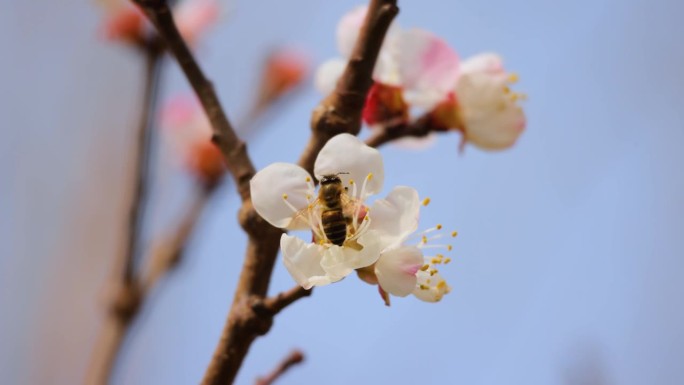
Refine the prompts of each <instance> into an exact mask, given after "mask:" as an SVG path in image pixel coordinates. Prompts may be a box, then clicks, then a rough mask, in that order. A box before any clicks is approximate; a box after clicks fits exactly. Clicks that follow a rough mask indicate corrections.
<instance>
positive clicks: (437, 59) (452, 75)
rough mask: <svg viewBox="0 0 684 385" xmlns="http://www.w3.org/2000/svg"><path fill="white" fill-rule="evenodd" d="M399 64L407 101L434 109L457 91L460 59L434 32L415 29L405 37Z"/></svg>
mask: <svg viewBox="0 0 684 385" xmlns="http://www.w3.org/2000/svg"><path fill="white" fill-rule="evenodd" d="M399 44H400V45H399V46H398V47H397V54H398V57H397V60H398V65H399V71H400V76H401V79H402V84H403V85H404V90H405V95H404V97H405V98H406V100H407V101H408V102H409V103H410V104H413V105H417V106H420V107H425V108H432V107H434V105H435V104H437V103H439V102H440V101H442V100H443V99H444V98H445V97H446V95H447V94H448V93H449V92H450V91H451V90H452V89H453V87H454V85H455V84H456V81H457V79H458V76H459V74H460V70H459V58H458V54H456V51H454V50H453V49H452V48H451V47H450V46H449V45H448V44H447V43H446V42H445V41H444V40H443V39H441V38H439V37H437V36H436V35H434V34H432V33H431V32H428V31H425V30H421V29H412V30H409V31H406V32H404V33H403V34H402V37H401V39H400V43H399Z"/></svg>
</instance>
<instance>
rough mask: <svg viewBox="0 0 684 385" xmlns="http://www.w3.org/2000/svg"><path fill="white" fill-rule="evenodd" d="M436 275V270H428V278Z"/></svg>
mask: <svg viewBox="0 0 684 385" xmlns="http://www.w3.org/2000/svg"><path fill="white" fill-rule="evenodd" d="M435 274H437V269H432V270H430V276H431V277H432V276H433V275H435Z"/></svg>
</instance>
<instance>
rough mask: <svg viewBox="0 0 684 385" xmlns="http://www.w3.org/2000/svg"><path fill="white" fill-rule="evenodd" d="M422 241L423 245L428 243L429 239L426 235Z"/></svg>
mask: <svg viewBox="0 0 684 385" xmlns="http://www.w3.org/2000/svg"><path fill="white" fill-rule="evenodd" d="M420 241H421V242H422V243H427V241H428V239H427V237H426V236H425V235H423V237H422V238H421V240H420Z"/></svg>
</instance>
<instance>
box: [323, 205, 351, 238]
mask: <svg viewBox="0 0 684 385" xmlns="http://www.w3.org/2000/svg"><path fill="white" fill-rule="evenodd" d="M321 222H322V224H323V231H324V232H325V236H326V237H327V238H328V240H329V241H330V243H332V244H333V245H337V246H342V244H343V243H344V240H345V239H346V238H347V220H346V218H345V217H344V214H342V209H341V208H338V209H327V210H324V211H323V213H321Z"/></svg>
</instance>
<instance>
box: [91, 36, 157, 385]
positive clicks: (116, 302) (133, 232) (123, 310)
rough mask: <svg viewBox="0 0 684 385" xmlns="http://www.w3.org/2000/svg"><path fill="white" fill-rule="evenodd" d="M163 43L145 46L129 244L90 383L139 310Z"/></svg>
mask: <svg viewBox="0 0 684 385" xmlns="http://www.w3.org/2000/svg"><path fill="white" fill-rule="evenodd" d="M160 48H161V47H160V46H159V45H157V44H149V45H148V46H146V47H145V49H144V53H145V58H146V70H145V80H144V81H145V85H144V89H143V100H142V107H141V115H140V125H139V128H138V137H137V147H136V149H135V159H136V161H135V175H134V181H133V196H132V198H131V207H130V211H129V219H128V228H127V234H126V247H125V250H124V252H123V253H122V254H120V256H119V259H118V260H117V261H116V262H115V276H114V277H113V279H114V284H113V288H114V290H115V291H114V293H111V295H112V296H111V297H110V298H109V305H108V306H109V311H108V313H107V318H106V321H105V325H104V328H103V330H102V331H101V335H100V336H99V337H98V340H97V342H96V347H95V352H94V354H93V358H92V362H91V365H90V366H89V368H88V373H87V374H86V383H87V384H106V383H107V382H108V379H109V376H110V373H111V370H112V367H113V365H114V362H115V360H116V356H117V352H118V351H119V347H120V346H121V342H122V340H123V338H124V337H125V335H126V330H127V329H128V326H129V325H130V323H131V320H132V319H133V318H134V316H135V314H136V313H137V310H138V306H139V301H140V290H139V286H138V282H136V280H135V277H134V269H135V256H136V251H137V249H138V246H139V245H138V243H139V240H138V239H139V235H140V232H141V228H142V223H143V217H144V215H143V214H144V204H145V202H146V200H147V189H148V185H147V184H148V180H149V175H148V174H149V157H150V147H151V135H152V133H151V131H152V126H153V119H152V112H153V111H154V108H155V104H156V100H157V91H158V88H159V78H160V73H161V64H162V62H161V60H162V58H161V54H162V51H161V49H160Z"/></svg>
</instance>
